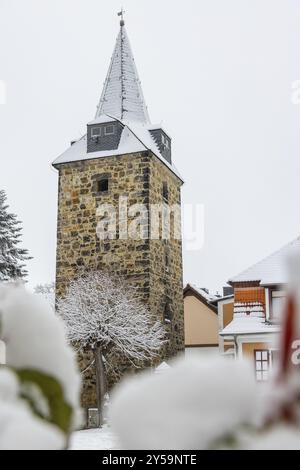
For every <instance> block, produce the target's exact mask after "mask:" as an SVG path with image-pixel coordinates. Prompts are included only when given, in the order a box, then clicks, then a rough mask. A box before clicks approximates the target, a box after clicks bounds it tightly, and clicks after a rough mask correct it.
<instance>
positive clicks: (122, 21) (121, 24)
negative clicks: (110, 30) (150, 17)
mask: <svg viewBox="0 0 300 470" xmlns="http://www.w3.org/2000/svg"><path fill="white" fill-rule="evenodd" d="M124 14H125V10H124V9H123V7H122V8H121V11H119V12H118V16H121V20H120V26H124V25H125V21H124Z"/></svg>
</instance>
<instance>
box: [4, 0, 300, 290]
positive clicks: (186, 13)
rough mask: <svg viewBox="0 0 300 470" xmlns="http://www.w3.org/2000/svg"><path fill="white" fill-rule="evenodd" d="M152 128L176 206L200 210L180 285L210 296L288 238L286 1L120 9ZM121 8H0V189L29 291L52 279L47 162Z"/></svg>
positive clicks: (296, 195)
mask: <svg viewBox="0 0 300 470" xmlns="http://www.w3.org/2000/svg"><path fill="white" fill-rule="evenodd" d="M122 2H123V6H124V8H125V10H126V12H127V13H126V27H127V32H128V35H129V38H130V41H131V45H132V48H133V53H134V56H135V60H136V63H137V67H138V71H139V75H140V78H141V80H142V86H143V91H144V95H145V99H146V102H147V105H148V109H149V113H150V117H151V118H152V121H153V122H160V121H161V120H162V121H163V124H164V126H165V127H166V129H168V131H169V133H170V134H171V136H172V138H173V159H174V161H175V164H176V166H177V167H178V169H179V171H180V172H181V174H182V175H183V177H184V179H185V186H184V189H183V202H188V203H203V204H204V205H205V243H204V246H203V248H202V249H201V250H199V251H197V252H184V277H185V280H189V281H191V282H195V283H198V284H199V285H201V286H207V287H209V288H212V289H216V288H220V286H222V285H223V284H224V283H225V282H226V281H227V280H228V278H229V277H231V276H232V275H235V274H237V273H238V272H239V271H240V270H242V269H244V268H246V267H248V266H249V265H250V264H252V263H254V262H256V261H258V260H259V259H261V258H262V257H263V256H265V255H267V254H269V253H270V252H272V251H273V250H275V249H277V248H279V247H280V246H281V245H283V244H284V243H286V242H288V241H290V240H291V239H293V238H294V237H296V236H298V235H300V218H299V201H300V185H299V176H300V155H299V154H300V136H299V118H300V105H293V104H292V103H291V98H290V96H291V84H292V82H293V81H295V80H300V2H299V1H298V0H185V1H180V0H163V1H161V0H152V1H151V2H149V0H122ZM119 9H120V1H119V0H118V1H115V0H109V1H107V0H106V1H103V0H43V1H40V0H26V1H22V0H0V80H4V81H5V82H6V85H7V103H6V104H5V105H0V158H1V171H0V188H3V189H5V190H6V191H7V196H8V199H9V204H10V207H11V209H12V210H13V211H14V212H16V213H17V215H18V217H19V218H20V219H21V220H22V221H23V226H24V237H23V238H24V246H26V247H27V248H28V249H29V250H30V253H31V254H32V255H33V256H34V259H33V260H32V261H31V262H30V263H28V269H29V273H30V276H29V281H30V285H31V286H33V285H35V284H37V283H40V282H42V283H43V282H49V281H51V280H53V279H54V272H55V244H56V205H57V174H56V171H55V170H54V169H52V168H51V165H50V163H51V161H53V160H54V159H55V158H56V157H57V156H58V155H59V154H60V153H61V152H62V151H63V150H64V149H65V148H66V147H67V146H68V145H69V142H70V140H72V139H74V138H78V137H79V136H81V135H82V134H83V133H84V132H85V124H86V123H87V122H88V121H89V120H91V119H92V118H93V117H94V113H95V108H96V104H97V102H98V99H99V96H100V93H101V90H102V83H103V81H104V79H105V75H106V72H107V68H108V65H109V60H110V57H111V54H112V51H113V47H114V43H115V39H116V35H117V33H118V29H119V24H118V18H117V16H116V13H117V11H118V10H119Z"/></svg>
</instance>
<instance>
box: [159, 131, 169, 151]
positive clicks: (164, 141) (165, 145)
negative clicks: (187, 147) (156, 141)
mask: <svg viewBox="0 0 300 470" xmlns="http://www.w3.org/2000/svg"><path fill="white" fill-rule="evenodd" d="M161 142H162V144H163V146H164V147H165V148H166V149H169V148H170V142H169V139H168V138H167V137H166V136H165V135H164V134H162V135H161Z"/></svg>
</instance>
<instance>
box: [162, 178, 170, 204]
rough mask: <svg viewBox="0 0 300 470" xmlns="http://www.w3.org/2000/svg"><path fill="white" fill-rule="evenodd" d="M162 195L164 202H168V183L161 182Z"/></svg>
mask: <svg viewBox="0 0 300 470" xmlns="http://www.w3.org/2000/svg"><path fill="white" fill-rule="evenodd" d="M162 193H163V198H164V201H166V202H168V201H169V188H168V183H166V182H163V190H162Z"/></svg>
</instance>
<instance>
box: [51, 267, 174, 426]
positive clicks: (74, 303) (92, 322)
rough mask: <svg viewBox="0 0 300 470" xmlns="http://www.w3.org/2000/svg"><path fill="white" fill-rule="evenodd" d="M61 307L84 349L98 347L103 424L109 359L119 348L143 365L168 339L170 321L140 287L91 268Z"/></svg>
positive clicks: (120, 352) (74, 338)
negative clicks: (154, 311)
mask: <svg viewBox="0 0 300 470" xmlns="http://www.w3.org/2000/svg"><path fill="white" fill-rule="evenodd" d="M58 313H59V315H61V317H62V318H63V320H64V321H65V323H66V326H67V335H68V338H69V340H70V341H71V342H72V343H76V344H77V345H78V347H79V350H81V351H84V350H91V351H92V353H93V357H94V363H95V371H96V386H97V402H98V424H99V426H101V424H102V422H103V420H102V406H103V400H104V395H105V393H106V374H105V365H104V362H106V363H107V362H108V361H109V360H110V358H111V357H112V356H113V353H116V354H118V355H121V356H122V357H124V358H127V359H128V360H129V361H130V362H131V364H132V365H133V366H135V367H140V366H141V364H142V363H143V361H146V360H149V359H151V358H153V357H155V356H157V355H158V353H159V351H160V349H161V347H162V346H163V344H164V342H165V340H164V336H165V330H164V327H163V325H162V323H161V322H159V321H157V319H154V318H153V317H152V315H151V314H150V312H149V310H148V308H147V306H146V305H145V304H144V303H142V302H141V301H140V300H139V298H138V290H137V289H136V288H134V287H132V286H130V285H128V283H127V282H126V281H125V280H124V279H121V278H117V277H114V276H111V275H110V274H108V273H106V272H102V271H92V272H88V273H85V274H83V275H81V276H80V277H79V278H78V279H76V280H74V281H72V282H71V283H70V285H69V289H68V291H67V294H66V296H65V297H64V298H61V299H59V300H58ZM108 365H109V364H108Z"/></svg>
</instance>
